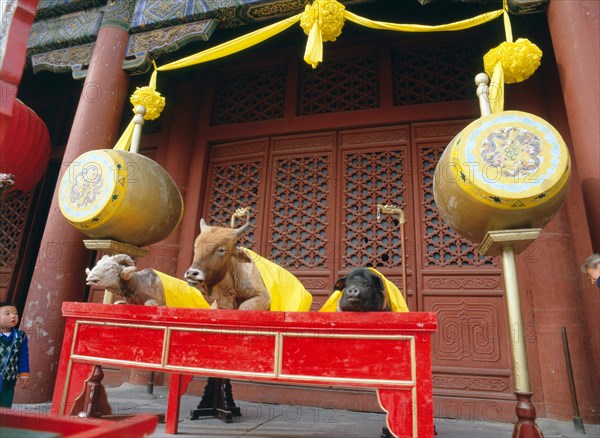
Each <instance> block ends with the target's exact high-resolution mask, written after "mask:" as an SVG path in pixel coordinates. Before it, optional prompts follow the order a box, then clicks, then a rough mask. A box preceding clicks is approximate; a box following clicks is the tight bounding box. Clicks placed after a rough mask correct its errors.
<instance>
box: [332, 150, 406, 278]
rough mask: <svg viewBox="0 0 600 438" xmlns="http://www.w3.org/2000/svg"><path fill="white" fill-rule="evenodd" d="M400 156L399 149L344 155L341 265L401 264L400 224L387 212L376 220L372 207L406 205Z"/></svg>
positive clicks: (402, 160) (389, 265) (402, 155)
mask: <svg viewBox="0 0 600 438" xmlns="http://www.w3.org/2000/svg"><path fill="white" fill-rule="evenodd" d="M404 160H405V151H404V150H403V149H400V150H387V151H378V152H361V153H352V154H347V155H346V156H345V158H344V168H345V169H346V176H345V179H344V187H345V190H344V193H345V196H346V198H345V200H344V201H343V205H344V216H343V222H344V229H343V239H344V256H343V261H342V267H343V268H348V267H354V266H373V267H387V268H391V267H398V266H402V259H401V257H400V254H401V250H400V231H399V227H400V224H399V223H398V220H397V219H396V220H394V219H393V218H392V217H391V216H390V217H387V218H383V220H382V221H381V223H378V222H377V217H376V211H377V204H395V205H396V206H398V207H400V208H403V209H404V208H405V207H406V205H405V184H404V182H403V180H404ZM389 221H394V222H393V226H390V223H389Z"/></svg>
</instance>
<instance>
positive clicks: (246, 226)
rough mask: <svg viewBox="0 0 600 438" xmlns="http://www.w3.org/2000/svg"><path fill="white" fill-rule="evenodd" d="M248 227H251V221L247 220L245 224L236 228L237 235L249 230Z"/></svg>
mask: <svg viewBox="0 0 600 438" xmlns="http://www.w3.org/2000/svg"><path fill="white" fill-rule="evenodd" d="M248 228H250V221H248V222H246V223H245V224H244V225H242V226H241V227H239V228H236V230H235V235H236V236H238V237H239V236H241V235H242V234H244V233H245V232H246V231H248Z"/></svg>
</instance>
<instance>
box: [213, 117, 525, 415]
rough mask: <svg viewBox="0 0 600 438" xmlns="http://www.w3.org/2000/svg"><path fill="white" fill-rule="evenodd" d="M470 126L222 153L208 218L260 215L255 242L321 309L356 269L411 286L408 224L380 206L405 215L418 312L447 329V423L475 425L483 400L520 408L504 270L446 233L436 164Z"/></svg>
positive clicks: (439, 387) (310, 138) (369, 132)
mask: <svg viewBox="0 0 600 438" xmlns="http://www.w3.org/2000/svg"><path fill="white" fill-rule="evenodd" d="M466 124H467V121H462V122H444V123H439V122H438V123H423V124H413V125H399V126H398V125H396V126H387V127H378V128H364V129H351V130H337V131H333V130H332V131H327V132H312V133H306V134H302V135H293V136H274V137H264V138H259V139H255V140H251V141H243V142H233V143H227V144H219V145H213V146H212V148H211V155H210V165H209V174H208V175H209V178H208V184H207V193H209V194H210V195H209V197H208V198H207V199H206V205H205V208H204V210H203V211H204V212H206V213H205V215H206V216H208V218H209V219H210V221H211V223H213V224H220V225H227V224H228V223H229V218H230V216H231V214H232V213H233V211H234V210H235V209H236V208H239V207H245V206H249V207H251V208H252V212H253V215H252V219H251V221H252V226H251V229H250V232H249V233H248V234H247V235H246V236H245V239H244V242H243V244H244V245H246V246H249V247H251V248H253V249H255V250H256V251H257V252H259V253H261V254H263V255H265V256H266V257H268V258H270V259H271V260H273V261H275V262H277V263H279V264H280V265H282V266H284V267H286V268H287V269H289V270H290V271H291V272H293V273H294V274H295V275H296V276H298V277H299V278H300V279H301V281H302V282H303V283H304V285H305V286H306V288H307V289H308V290H309V291H311V292H312V293H313V297H314V300H313V302H314V304H313V308H314V309H315V310H316V309H318V308H319V307H320V304H321V303H323V302H324V300H326V298H327V296H328V295H329V294H330V293H331V291H332V287H333V284H334V282H335V280H336V279H337V278H338V277H339V276H341V275H343V274H344V273H346V272H348V271H349V270H350V269H351V268H352V267H355V266H374V267H376V268H377V269H378V270H380V271H381V272H382V273H383V274H384V275H386V277H388V278H389V279H390V280H392V281H393V282H394V283H395V284H396V285H398V287H399V288H402V257H401V239H400V224H399V223H398V220H397V218H395V217H393V216H385V217H383V218H382V220H381V222H378V220H377V204H395V205H397V206H400V207H401V208H403V209H404V210H405V215H406V219H407V223H406V225H405V235H406V261H405V262H406V268H407V269H406V271H407V289H408V292H407V293H405V295H406V296H407V303H408V306H409V308H410V309H411V310H413V311H436V312H437V313H438V318H439V320H440V330H439V332H438V334H437V335H436V336H435V339H434V348H433V360H434V362H433V363H434V388H435V391H436V394H437V395H438V405H437V406H438V409H442V412H440V413H439V415H446V416H448V415H450V416H452V415H458V416H462V417H464V416H465V412H462V411H464V410H465V409H470V407H469V406H466V405H468V397H477V398H486V399H489V400H491V401H493V402H492V404H491V405H486V406H487V407H486V409H487V410H488V411H487V412H486V413H484V414H482V413H479V415H478V417H482V416H486V415H487V417H489V418H492V419H502V418H504V415H503V413H502V411H506V412H511V409H514V408H513V407H512V404H513V402H512V394H511V392H510V388H512V384H511V382H510V379H511V376H510V375H511V373H510V360H509V359H510V356H509V351H508V342H507V339H506V336H504V335H505V333H506V331H505V330H506V329H505V327H506V324H507V323H506V315H505V310H504V309H505V306H504V302H503V289H502V281H501V277H500V272H501V271H500V269H499V267H498V266H497V265H496V264H494V261H493V260H492V259H490V258H483V257H481V256H479V255H478V254H477V251H476V245H474V244H473V243H470V242H468V241H465V240H463V239H461V238H460V237H459V236H457V235H456V234H454V233H453V232H452V230H450V229H449V228H448V226H447V225H445V223H444V222H443V220H442V219H441V217H440V216H439V215H438V213H437V210H436V208H435V201H434V199H433V190H432V186H433V178H434V170H435V165H436V163H437V161H438V159H439V157H440V155H441V153H442V151H443V149H444V148H445V147H446V145H447V144H448V143H449V141H450V140H451V139H452V137H453V136H454V135H455V134H456V133H457V132H458V131H460V129H462V128H463V127H464V126H465V125H466ZM499 402H500V404H499ZM502 402H506V403H507V406H508V405H510V408H507V410H505V409H503V407H502V405H503V403H502ZM465 404H466V405H465ZM489 406H492V408H490V407H489ZM446 411H447V412H446ZM459 411H460V412H459Z"/></svg>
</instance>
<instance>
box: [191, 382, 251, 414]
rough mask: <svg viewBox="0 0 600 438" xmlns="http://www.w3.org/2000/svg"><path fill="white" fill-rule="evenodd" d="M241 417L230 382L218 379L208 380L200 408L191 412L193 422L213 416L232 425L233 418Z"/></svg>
mask: <svg viewBox="0 0 600 438" xmlns="http://www.w3.org/2000/svg"><path fill="white" fill-rule="evenodd" d="M241 415H242V414H241V412H240V408H238V407H237V406H236V405H235V401H234V400H233V391H232V389H231V382H230V380H229V379H220V378H216V377H209V378H208V381H207V382H206V386H205V387H204V394H203V395H202V399H201V400H200V403H199V404H198V407H197V408H196V409H193V410H192V411H191V412H190V416H191V419H192V420H197V419H198V418H200V417H211V416H212V417H217V418H219V419H221V420H222V421H224V422H226V423H231V422H232V421H233V417H239V416H241Z"/></svg>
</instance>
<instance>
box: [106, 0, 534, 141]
mask: <svg viewBox="0 0 600 438" xmlns="http://www.w3.org/2000/svg"><path fill="white" fill-rule="evenodd" d="M500 15H504V26H505V31H506V40H507V41H506V42H504V43H502V44H500V46H498V47H496V48H495V49H492V50H490V51H489V52H488V53H487V54H486V55H485V57H484V65H485V71H486V72H487V73H488V75H489V76H491V77H492V84H491V86H490V89H491V95H490V101H491V102H492V109H493V112H496V111H501V110H502V108H503V106H504V98H503V88H504V82H506V83H509V84H510V83H513V82H520V81H524V80H525V79H527V78H528V77H529V76H531V75H532V74H533V72H534V71H535V70H536V69H537V67H538V66H539V64H540V59H541V56H542V52H541V50H540V49H539V48H538V47H537V46H536V45H535V44H532V43H531V42H529V40H527V39H518V40H517V42H514V43H513V42H512V31H511V28H510V21H509V18H508V8H507V6H506V0H504V8H503V9H501V10H498V11H493V12H487V13H484V14H481V15H478V16H476V17H472V18H468V19H466V20H461V21H457V22H454V23H448V24H442V25H437V26H427V25H420V24H397V23H388V22H384V21H375V20H369V19H368V18H364V17H361V16H359V15H355V14H353V13H352V12H349V11H347V10H346V8H345V6H344V5H342V4H341V3H339V2H338V1H337V0H314V1H313V3H312V4H311V5H306V8H305V9H304V12H302V13H300V14H297V15H294V16H292V17H289V18H286V19H284V20H281V21H279V22H277V23H273V24H271V25H269V26H266V27H263V28H261V29H258V30H255V31H254V32H250V33H249V34H246V35H243V36H240V37H238V38H235V39H233V40H231V41H229V42H226V43H223V44H219V45H218V46H215V47H212V48H210V49H207V50H204V51H202V52H199V53H196V54H194V55H190V56H187V57H185V58H182V59H180V60H178V61H174V62H171V63H169V64H166V65H163V66H161V67H157V66H156V64H154V72H153V73H152V76H151V78H150V84H149V85H148V86H147V87H141V88H139V87H138V88H137V89H136V91H135V92H134V93H133V95H132V97H131V103H132V104H133V111H134V112H135V107H136V106H137V105H143V106H144V107H145V108H146V114H145V115H144V119H146V120H154V119H155V118H157V117H158V116H159V115H160V113H161V111H162V110H163V108H164V106H165V99H164V97H162V96H161V95H160V93H159V92H157V91H156V76H157V73H158V72H159V71H168V70H176V69H179V68H184V67H189V66H192V65H196V64H201V63H203V62H208V61H212V60H215V59H218V58H223V57H225V56H229V55H232V54H234V53H237V52H240V51H242V50H245V49H247V48H249V47H252V46H254V45H256V44H259V43H261V42H263V41H265V40H267V39H269V38H271V37H273V36H275V35H277V34H279V33H281V32H283V31H284V30H286V29H288V28H289V27H291V26H292V25H294V24H295V23H297V22H300V26H301V27H302V29H303V30H304V33H306V35H308V39H307V43H306V50H305V52H304V60H305V61H306V62H307V63H308V64H310V65H311V66H312V67H313V68H316V67H317V66H318V65H319V63H320V62H323V42H327V41H335V40H336V39H337V37H338V36H340V34H341V33H342V28H343V27H344V22H345V20H348V21H352V22H354V23H356V24H359V25H361V26H365V27H370V28H372V29H381V30H394V31H398V32H445V31H457V30H463V29H468V28H471V27H475V26H479V25H480V24H484V23H487V22H488V21H491V20H494V19H495V18H497V17H499V16H500ZM153 63H154V62H153ZM491 72H494V73H493V75H492V74H490V73H491ZM133 127H134V124H133V121H132V122H131V123H130V124H129V126H128V127H127V128H126V130H125V132H124V133H123V135H122V136H121V138H120V139H119V141H118V142H117V144H116V146H115V149H121V150H129V148H130V144H131V138H132V134H133Z"/></svg>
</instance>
